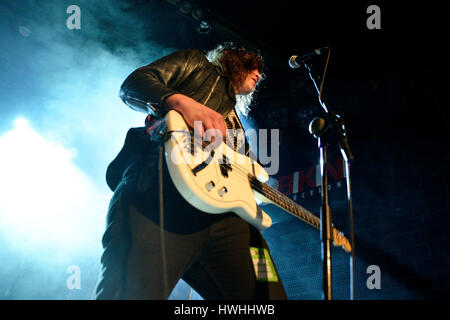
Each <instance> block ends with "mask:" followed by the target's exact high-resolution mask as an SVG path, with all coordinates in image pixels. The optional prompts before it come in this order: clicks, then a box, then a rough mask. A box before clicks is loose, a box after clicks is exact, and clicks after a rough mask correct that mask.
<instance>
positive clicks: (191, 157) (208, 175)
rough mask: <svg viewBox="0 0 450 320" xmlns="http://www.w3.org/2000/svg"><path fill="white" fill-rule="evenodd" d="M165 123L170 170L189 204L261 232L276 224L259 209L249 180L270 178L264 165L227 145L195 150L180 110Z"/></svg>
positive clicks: (170, 113)
mask: <svg viewBox="0 0 450 320" xmlns="http://www.w3.org/2000/svg"><path fill="white" fill-rule="evenodd" d="M165 122H166V127H167V132H168V138H167V140H166V141H165V142H164V151H165V159H166V163H167V167H168V170H169V173H170V176H171V178H172V181H173V183H174V185H175V187H176V188H177V190H178V191H179V192H180V194H181V195H182V196H183V197H184V199H185V200H186V201H187V202H189V203H190V204H191V205H192V206H194V207H196V208H197V209H199V210H201V211H204V212H207V213H211V214H221V213H225V212H230V211H231V212H234V213H236V214H237V215H238V216H240V217H241V218H242V219H244V220H245V221H247V222H248V223H250V224H251V225H253V226H255V227H256V228H257V229H259V230H264V229H266V228H268V227H270V226H271V225H272V219H271V218H270V216H269V215H268V214H267V213H265V212H264V211H263V210H262V209H261V208H260V207H259V206H258V204H257V202H256V198H255V197H256V196H257V194H256V192H254V191H253V189H252V188H251V186H250V183H249V180H248V176H249V175H251V176H254V177H256V178H257V179H258V180H259V181H261V182H266V181H267V180H268V179H269V176H268V174H267V172H266V171H265V169H264V168H263V167H262V166H261V165H259V164H258V163H257V162H256V161H255V160H252V159H250V158H249V157H247V156H245V155H242V154H240V153H238V152H235V151H234V150H233V149H231V148H230V147H229V146H227V145H226V144H225V143H223V142H220V144H217V146H215V148H212V145H209V146H207V147H206V148H204V147H202V145H201V144H196V146H195V147H193V144H192V139H193V137H192V134H191V132H190V129H189V127H188V126H187V125H186V123H185V121H184V119H183V117H182V116H181V115H180V114H179V113H178V112H176V111H173V110H172V111H169V112H168V113H167V115H166V117H165ZM258 199H260V198H259V197H258Z"/></svg>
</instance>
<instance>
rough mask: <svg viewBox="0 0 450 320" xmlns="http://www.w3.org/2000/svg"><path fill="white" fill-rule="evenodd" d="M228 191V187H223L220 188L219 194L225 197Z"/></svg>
mask: <svg viewBox="0 0 450 320" xmlns="http://www.w3.org/2000/svg"><path fill="white" fill-rule="evenodd" d="M227 192H228V190H227V188H226V187H222V188H220V190H219V196H221V197H223V196H224V195H225V194H226V193H227Z"/></svg>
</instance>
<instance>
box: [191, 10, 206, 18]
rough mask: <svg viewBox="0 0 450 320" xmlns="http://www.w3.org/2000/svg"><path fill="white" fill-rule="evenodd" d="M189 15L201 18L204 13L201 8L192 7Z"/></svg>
mask: <svg viewBox="0 0 450 320" xmlns="http://www.w3.org/2000/svg"><path fill="white" fill-rule="evenodd" d="M191 15H192V18H194V19H195V20H201V19H203V17H204V16H205V13H204V11H203V9H202V8H194V9H193V10H192V14H191Z"/></svg>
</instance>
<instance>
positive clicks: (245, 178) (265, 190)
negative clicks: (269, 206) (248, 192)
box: [182, 131, 340, 241]
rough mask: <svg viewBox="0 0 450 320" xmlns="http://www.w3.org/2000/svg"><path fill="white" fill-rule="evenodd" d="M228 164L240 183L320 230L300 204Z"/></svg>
mask: <svg viewBox="0 0 450 320" xmlns="http://www.w3.org/2000/svg"><path fill="white" fill-rule="evenodd" d="M182 132H183V133H186V132H185V131H182ZM192 139H195V137H192V136H191V140H192ZM195 143H197V144H199V142H198V140H194V147H195ZM202 146H203V147H207V146H208V145H206V144H205V143H204V142H202ZM217 149H219V148H216V149H214V152H216V153H218V155H219V156H223V155H224V154H223V153H221V152H220V151H217ZM243 156H245V155H243ZM230 164H231V165H233V168H235V169H237V170H236V171H237V173H238V175H237V177H239V179H240V180H241V181H242V182H244V183H250V184H251V185H252V187H253V188H254V189H258V190H259V191H260V193H262V194H263V195H264V194H270V196H272V197H273V198H272V199H269V200H275V201H274V202H276V200H279V201H281V202H287V203H289V205H290V207H289V206H288V207H289V209H291V210H288V211H293V212H292V213H293V214H294V215H295V216H296V217H299V218H300V219H302V220H303V221H305V222H307V223H308V224H310V225H311V226H313V227H315V228H316V229H320V218H319V217H317V216H316V215H314V214H313V213H311V212H309V210H307V209H305V208H303V207H302V206H301V205H300V204H298V203H296V202H295V201H293V200H292V199H291V198H289V197H287V196H286V195H284V194H281V193H280V192H279V191H278V190H275V189H273V188H272V187H270V186H267V185H265V184H264V183H263V182H261V181H259V180H258V179H257V177H256V176H254V175H251V174H248V173H247V170H246V168H244V167H242V166H240V165H238V164H236V163H230ZM249 178H250V179H253V180H254V181H257V184H255V183H254V182H252V181H249ZM258 190H257V191H258ZM276 204H278V205H280V206H281V207H283V205H282V204H281V203H276ZM295 211H297V212H295ZM333 229H335V228H333ZM336 231H338V232H340V231H339V230H337V229H336ZM333 238H334V237H333ZM333 241H334V240H333Z"/></svg>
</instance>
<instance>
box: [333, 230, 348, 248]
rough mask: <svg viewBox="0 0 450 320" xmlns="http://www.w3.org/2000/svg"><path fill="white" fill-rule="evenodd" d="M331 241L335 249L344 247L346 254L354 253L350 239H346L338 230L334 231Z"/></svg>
mask: <svg viewBox="0 0 450 320" xmlns="http://www.w3.org/2000/svg"><path fill="white" fill-rule="evenodd" d="M331 239H332V240H333V245H334V246H335V247H342V249H344V250H345V252H347V253H350V252H352V246H351V244H350V242H349V241H348V239H347V238H346V237H345V235H344V233H342V232H341V231H339V230H337V229H336V228H333V229H332V234H331Z"/></svg>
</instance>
